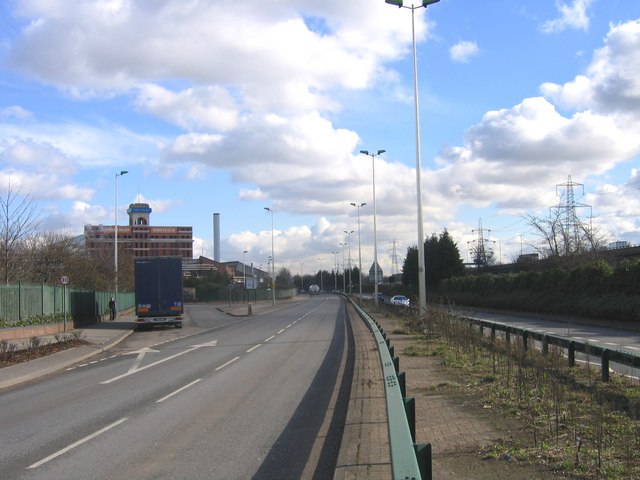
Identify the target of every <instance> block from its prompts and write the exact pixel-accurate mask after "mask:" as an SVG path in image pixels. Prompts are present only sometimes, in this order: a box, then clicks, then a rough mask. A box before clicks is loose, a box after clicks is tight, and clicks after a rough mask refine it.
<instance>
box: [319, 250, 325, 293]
mask: <svg viewBox="0 0 640 480" xmlns="http://www.w3.org/2000/svg"><path fill="white" fill-rule="evenodd" d="M318 260H320V291H322V290H324V287H323V286H322V262H324V257H320V258H319V259H318Z"/></svg>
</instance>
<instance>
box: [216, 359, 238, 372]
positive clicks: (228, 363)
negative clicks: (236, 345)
mask: <svg viewBox="0 0 640 480" xmlns="http://www.w3.org/2000/svg"><path fill="white" fill-rule="evenodd" d="M239 359H240V357H235V358H232V359H231V360H229V361H228V362H226V363H223V364H222V365H220V366H219V367H218V368H216V372H217V371H218V370H222V369H223V368H224V367H228V366H229V365H231V364H232V363H233V362H235V361H236V360H239Z"/></svg>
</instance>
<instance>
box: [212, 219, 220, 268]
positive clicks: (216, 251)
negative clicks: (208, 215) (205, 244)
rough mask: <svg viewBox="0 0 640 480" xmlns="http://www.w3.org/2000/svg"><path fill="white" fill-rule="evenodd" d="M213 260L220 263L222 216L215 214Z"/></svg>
mask: <svg viewBox="0 0 640 480" xmlns="http://www.w3.org/2000/svg"><path fill="white" fill-rule="evenodd" d="M213 259H214V260H215V261H216V262H219V261H220V214H219V213H214V214H213Z"/></svg>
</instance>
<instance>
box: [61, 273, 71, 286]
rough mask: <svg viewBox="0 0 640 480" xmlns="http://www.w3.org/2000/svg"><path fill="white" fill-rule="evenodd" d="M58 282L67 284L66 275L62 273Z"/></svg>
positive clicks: (67, 278)
mask: <svg viewBox="0 0 640 480" xmlns="http://www.w3.org/2000/svg"><path fill="white" fill-rule="evenodd" d="M60 283H61V284H62V285H67V284H68V283H69V277H67V276H66V275H63V276H61V277H60Z"/></svg>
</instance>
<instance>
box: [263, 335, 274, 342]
mask: <svg viewBox="0 0 640 480" xmlns="http://www.w3.org/2000/svg"><path fill="white" fill-rule="evenodd" d="M274 338H276V336H275V335H271V336H270V337H269V338H267V339H266V340H265V342H268V341H269V340H273V339H274Z"/></svg>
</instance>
